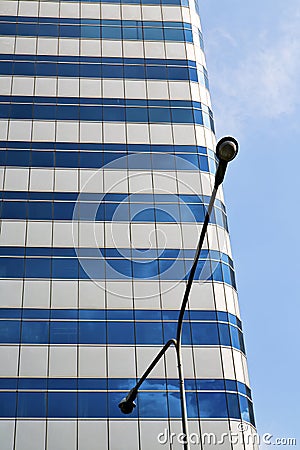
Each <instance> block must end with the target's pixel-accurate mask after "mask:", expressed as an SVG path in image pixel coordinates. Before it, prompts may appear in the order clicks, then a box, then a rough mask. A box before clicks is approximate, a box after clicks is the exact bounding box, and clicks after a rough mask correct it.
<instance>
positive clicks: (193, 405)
mask: <svg viewBox="0 0 300 450" xmlns="http://www.w3.org/2000/svg"><path fill="white" fill-rule="evenodd" d="M186 407H187V414H188V417H190V418H193V419H197V418H198V417H199V407H198V402H197V394H196V392H187V393H186ZM179 417H180V416H179Z"/></svg>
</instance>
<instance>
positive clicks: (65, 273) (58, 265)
mask: <svg viewBox="0 0 300 450" xmlns="http://www.w3.org/2000/svg"><path fill="white" fill-rule="evenodd" d="M52 277H53V278H70V279H75V278H78V260H77V259H75V258H74V259H73V258H53V260H52Z"/></svg>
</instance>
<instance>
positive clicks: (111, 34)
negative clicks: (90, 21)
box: [102, 26, 122, 39]
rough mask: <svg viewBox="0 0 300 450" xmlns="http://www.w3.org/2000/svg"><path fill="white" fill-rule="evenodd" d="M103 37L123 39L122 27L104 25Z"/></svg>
mask: <svg viewBox="0 0 300 450" xmlns="http://www.w3.org/2000/svg"><path fill="white" fill-rule="evenodd" d="M102 39H122V33H121V28H120V27H107V26H104V27H102Z"/></svg>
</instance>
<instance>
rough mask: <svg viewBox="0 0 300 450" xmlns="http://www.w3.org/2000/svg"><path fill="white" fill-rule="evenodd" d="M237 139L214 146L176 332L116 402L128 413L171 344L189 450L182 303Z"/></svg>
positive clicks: (186, 301)
mask: <svg viewBox="0 0 300 450" xmlns="http://www.w3.org/2000/svg"><path fill="white" fill-rule="evenodd" d="M238 147H239V145H238V142H237V140H236V139H234V138H233V137H231V136H226V137H223V138H222V139H220V141H219V142H218V143H217V147H216V154H217V157H218V159H219V163H218V167H217V170H216V175H215V184H214V188H213V191H212V194H211V198H210V201H209V205H208V208H207V212H206V215H205V219H204V223H203V226H202V230H201V233H200V236H199V242H198V245H197V249H196V253H195V257H194V261H193V265H192V267H191V270H190V273H189V278H188V281H187V284H186V288H185V292H184V296H183V300H182V304H181V308H180V312H179V316H178V322H177V332H176V339H170V340H169V341H168V342H167V343H166V344H165V345H164V346H163V348H162V349H161V351H160V352H159V353H158V355H157V356H156V358H155V359H154V360H153V361H152V363H151V364H150V366H149V367H148V369H147V370H146V371H145V372H144V374H143V375H142V377H141V378H140V379H139V381H138V382H137V383H136V385H135V386H134V387H133V388H132V389H131V391H130V392H129V393H128V395H127V396H126V397H124V398H123V399H122V400H121V402H120V403H119V408H120V409H121V411H122V413H124V414H130V413H132V411H133V410H134V408H135V407H136V404H135V403H134V400H135V399H136V397H137V394H138V390H139V388H140V386H141V385H142V383H143V382H144V381H145V379H146V378H147V377H148V375H149V374H150V372H151V371H152V370H153V369H154V367H155V366H156V364H157V363H158V361H159V360H160V359H161V357H162V356H163V355H164V354H165V352H166V351H167V350H168V348H169V347H170V346H171V345H174V347H175V351H176V357H177V368H178V378H179V388H180V403H181V419H182V433H183V436H184V444H183V448H184V450H189V443H188V425H187V412H186V396H185V387H184V377H183V369H182V355H181V337H182V324H183V317H184V313H185V309H186V305H187V303H188V300H189V295H190V291H191V288H192V284H193V280H194V276H195V272H196V268H197V263H198V260H199V256H200V252H201V249H202V246H203V242H204V238H205V235H206V232H207V227H208V223H209V218H210V214H211V211H212V208H213V205H214V202H215V198H216V195H217V191H218V187H219V186H220V185H221V184H222V182H223V180H224V177H225V173H226V169H227V165H228V163H229V162H230V161H232V160H233V159H234V158H235V157H236V155H237V153H238Z"/></svg>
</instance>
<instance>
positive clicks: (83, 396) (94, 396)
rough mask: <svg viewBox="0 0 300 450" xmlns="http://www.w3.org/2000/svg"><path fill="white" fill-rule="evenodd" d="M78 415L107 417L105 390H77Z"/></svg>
mask: <svg viewBox="0 0 300 450" xmlns="http://www.w3.org/2000/svg"><path fill="white" fill-rule="evenodd" d="M78 417H89V418H102V417H107V394H106V392H79V393H78Z"/></svg>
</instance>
